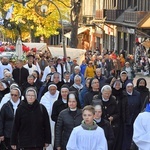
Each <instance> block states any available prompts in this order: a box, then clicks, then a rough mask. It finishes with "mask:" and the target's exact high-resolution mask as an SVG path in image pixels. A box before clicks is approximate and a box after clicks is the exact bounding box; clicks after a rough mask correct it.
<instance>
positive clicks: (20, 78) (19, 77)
mask: <svg viewBox="0 0 150 150" xmlns="http://www.w3.org/2000/svg"><path fill="white" fill-rule="evenodd" d="M12 75H13V79H14V80H15V82H16V83H17V84H18V85H19V87H20V88H22V85H23V84H24V83H25V82H27V77H28V76H29V71H28V70H27V69H26V68H24V67H23V61H22V60H17V62H16V68H15V69H14V70H13V72H12Z"/></svg>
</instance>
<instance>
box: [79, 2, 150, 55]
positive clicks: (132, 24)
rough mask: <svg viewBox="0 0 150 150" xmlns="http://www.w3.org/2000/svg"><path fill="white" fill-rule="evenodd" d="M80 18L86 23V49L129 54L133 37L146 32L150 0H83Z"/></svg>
mask: <svg viewBox="0 0 150 150" xmlns="http://www.w3.org/2000/svg"><path fill="white" fill-rule="evenodd" d="M80 18H81V19H80V21H79V22H80V26H82V27H83V26H84V27H89V33H88V34H89V35H88V36H87V37H88V39H86V40H88V42H89V49H91V50H94V49H96V47H98V48H99V49H100V50H101V51H103V50H104V49H108V50H110V51H111V50H115V51H117V52H118V53H119V51H120V50H121V49H123V50H126V51H127V53H128V54H133V53H134V48H135V42H136V39H137V38H149V35H150V22H149V21H150V19H149V18H150V0H83V2H82V13H81V17H80ZM82 35H83V37H82V38H84V33H83V34H82Z"/></svg>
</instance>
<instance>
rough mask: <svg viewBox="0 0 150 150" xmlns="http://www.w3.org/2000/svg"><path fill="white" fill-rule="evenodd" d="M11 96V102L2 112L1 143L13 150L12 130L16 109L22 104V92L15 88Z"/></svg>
mask: <svg viewBox="0 0 150 150" xmlns="http://www.w3.org/2000/svg"><path fill="white" fill-rule="evenodd" d="M10 95H11V96H10V99H9V101H8V102H7V103H5V104H4V105H3V107H2V108H1V111H0V141H1V142H4V143H5V146H6V147H7V149H9V150H11V146H10V134H11V129H12V125H13V121H14V116H15V113H16V109H17V107H18V105H19V103H20V96H21V91H20V89H19V88H18V87H13V88H12V89H11V91H10Z"/></svg>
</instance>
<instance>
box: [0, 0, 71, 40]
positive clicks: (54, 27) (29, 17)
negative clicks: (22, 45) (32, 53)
mask: <svg viewBox="0 0 150 150" xmlns="http://www.w3.org/2000/svg"><path fill="white" fill-rule="evenodd" d="M38 2H39V1H38V0H30V1H29V2H28V3H27V4H26V5H25V6H23V5H22V4H20V3H17V2H15V1H14V0H0V11H1V12H2V13H3V17H5V15H6V12H7V10H8V9H9V7H10V6H11V5H12V4H14V11H13V14H12V18H11V20H9V21H10V23H11V24H14V25H15V28H13V29H12V30H9V31H8V33H9V32H10V33H11V34H12V35H13V34H15V35H19V34H21V37H22V39H25V38H26V37H31V38H32V37H38V36H44V37H45V38H49V37H50V36H51V35H57V34H59V32H58V29H59V28H61V25H60V21H59V20H60V16H59V13H58V11H57V9H56V8H55V6H54V5H53V4H50V6H49V7H48V11H50V14H49V15H47V16H44V17H42V16H39V15H38V14H37V13H36V11H35V4H36V3H38ZM41 2H42V3H43V2H44V0H43V1H41ZM53 2H55V3H56V5H57V6H58V7H59V9H60V11H61V14H62V18H63V19H68V18H67V15H66V14H68V12H69V8H66V7H64V5H63V4H62V3H60V2H59V0H53ZM65 3H66V4H67V5H70V1H69V0H66V1H65ZM5 30H8V29H7V28H5ZM8 33H7V34H8ZM15 35H14V36H15ZM8 36H10V35H8Z"/></svg>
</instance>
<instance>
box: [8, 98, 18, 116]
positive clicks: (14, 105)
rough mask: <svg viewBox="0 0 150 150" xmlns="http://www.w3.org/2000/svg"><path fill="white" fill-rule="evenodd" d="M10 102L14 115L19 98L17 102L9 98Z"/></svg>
mask: <svg viewBox="0 0 150 150" xmlns="http://www.w3.org/2000/svg"><path fill="white" fill-rule="evenodd" d="M10 102H11V103H12V105H13V110H14V115H15V113H16V109H17V108H18V105H19V103H20V99H18V100H17V102H14V101H13V100H12V99H11V100H10Z"/></svg>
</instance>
